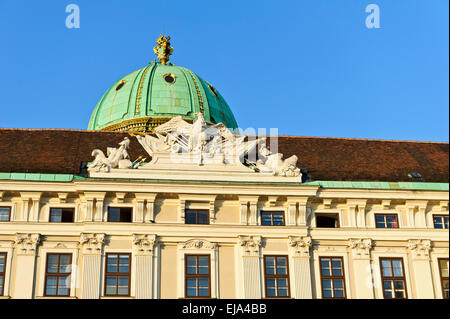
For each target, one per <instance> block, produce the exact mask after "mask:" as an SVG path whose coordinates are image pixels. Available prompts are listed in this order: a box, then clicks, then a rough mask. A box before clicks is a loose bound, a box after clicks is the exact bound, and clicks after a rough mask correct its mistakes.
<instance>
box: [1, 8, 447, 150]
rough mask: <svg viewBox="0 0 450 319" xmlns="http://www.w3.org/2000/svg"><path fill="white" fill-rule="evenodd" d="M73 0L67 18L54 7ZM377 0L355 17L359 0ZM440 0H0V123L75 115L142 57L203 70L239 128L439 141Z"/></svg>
mask: <svg viewBox="0 0 450 319" xmlns="http://www.w3.org/2000/svg"><path fill="white" fill-rule="evenodd" d="M70 3H75V4H77V5H78V6H79V8H80V11H81V12H80V13H81V15H80V18H81V21H80V28H79V29H68V28H66V26H65V20H66V17H67V15H68V13H66V12H65V8H66V6H67V5H68V4H70ZM371 3H375V4H377V5H378V6H379V8H380V22H381V28H379V29H368V28H367V27H366V25H365V20H366V17H367V15H368V13H366V12H365V8H366V6H367V5H368V4H371ZM448 7H449V3H448V1H447V0H395V1H394V0H388V1H375V0H366V1H362V0H316V1H313V0H303V1H298V0H296V1H287V0H278V1H274V0H272V1H265V0H258V1H250V0H227V1H211V0H209V1H203V0H201V1H197V0H196V1H181V0H179V1H176V0H171V1H168V0H164V1H163V0H158V1H153V0H140V1H138V0H127V1H125V0H122V1H119V0H68V1H65V0H47V1H31V0H30V1H21V0H20V1H19V0H0V48H1V50H0V110H1V111H0V127H16V128H73V129H85V128H86V127H87V125H88V121H89V117H90V115H91V113H92V111H93V109H94V107H95V105H96V103H97V101H98V100H99V99H100V98H101V96H102V95H103V93H104V92H105V91H106V90H107V89H108V88H109V87H110V86H111V85H112V84H113V83H114V82H115V81H117V80H118V79H120V78H121V77H122V76H124V75H126V74H128V73H131V72H132V71H134V70H136V69H137V68H140V67H143V66H145V65H147V63H148V62H150V61H152V60H154V58H155V56H154V55H153V46H154V45H155V40H156V38H157V37H158V35H159V34H160V33H166V34H168V35H170V36H171V37H172V41H171V42H172V45H173V47H174V49H175V51H174V54H173V56H172V58H171V61H172V62H173V63H175V64H176V65H180V66H184V67H187V68H189V69H191V70H193V71H194V72H195V73H197V74H198V75H200V76H201V77H203V78H205V79H206V80H208V81H209V82H211V83H212V84H213V85H214V86H215V87H216V88H217V89H218V90H219V91H220V92H221V93H222V95H223V96H224V97H225V99H226V100H227V102H228V104H229V105H230V107H231V108H232V110H233V112H234V114H235V117H236V119H237V121H238V124H239V126H240V127H242V128H247V127H254V128H259V127H261V128H272V127H275V128H278V129H279V133H280V134H282V135H298V136H327V137H350V138H373V139H395V140H420V141H448V140H449V138H448V136H449V88H448V87H449V64H448V63H449V43H448V37H449V34H448V25H449V20H448V12H449V8H448Z"/></svg>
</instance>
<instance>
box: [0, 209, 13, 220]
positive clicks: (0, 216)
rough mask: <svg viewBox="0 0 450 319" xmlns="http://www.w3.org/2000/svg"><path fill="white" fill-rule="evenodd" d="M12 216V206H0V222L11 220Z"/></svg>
mask: <svg viewBox="0 0 450 319" xmlns="http://www.w3.org/2000/svg"><path fill="white" fill-rule="evenodd" d="M10 218H11V207H0V222H9V220H10Z"/></svg>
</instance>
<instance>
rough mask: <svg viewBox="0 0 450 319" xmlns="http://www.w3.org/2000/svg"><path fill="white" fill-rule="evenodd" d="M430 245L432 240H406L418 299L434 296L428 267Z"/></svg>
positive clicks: (432, 297)
mask: <svg viewBox="0 0 450 319" xmlns="http://www.w3.org/2000/svg"><path fill="white" fill-rule="evenodd" d="M431 246H432V242H431V241H430V240H428V239H410V240H409V241H408V250H409V251H410V253H411V259H412V263H413V267H412V271H413V273H414V281H415V284H416V298H418V299H434V298H435V296H434V289H433V278H432V277H431V267H430V250H431Z"/></svg>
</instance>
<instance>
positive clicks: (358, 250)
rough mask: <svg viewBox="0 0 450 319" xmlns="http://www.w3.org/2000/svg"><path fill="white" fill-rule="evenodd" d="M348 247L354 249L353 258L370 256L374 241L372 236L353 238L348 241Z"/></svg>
mask: <svg viewBox="0 0 450 319" xmlns="http://www.w3.org/2000/svg"><path fill="white" fill-rule="evenodd" d="M348 247H350V248H351V249H352V255H353V258H359V259H362V258H370V250H371V249H372V247H373V242H372V239H370V238H357V239H354V238H352V239H349V241H348Z"/></svg>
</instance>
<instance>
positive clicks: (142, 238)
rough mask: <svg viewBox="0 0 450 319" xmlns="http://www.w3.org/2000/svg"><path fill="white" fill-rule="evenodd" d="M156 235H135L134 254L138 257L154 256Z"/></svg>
mask: <svg viewBox="0 0 450 319" xmlns="http://www.w3.org/2000/svg"><path fill="white" fill-rule="evenodd" d="M155 244H156V235H155V234H133V252H134V253H135V254H136V255H138V256H150V255H153V250H154V247H155Z"/></svg>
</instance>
